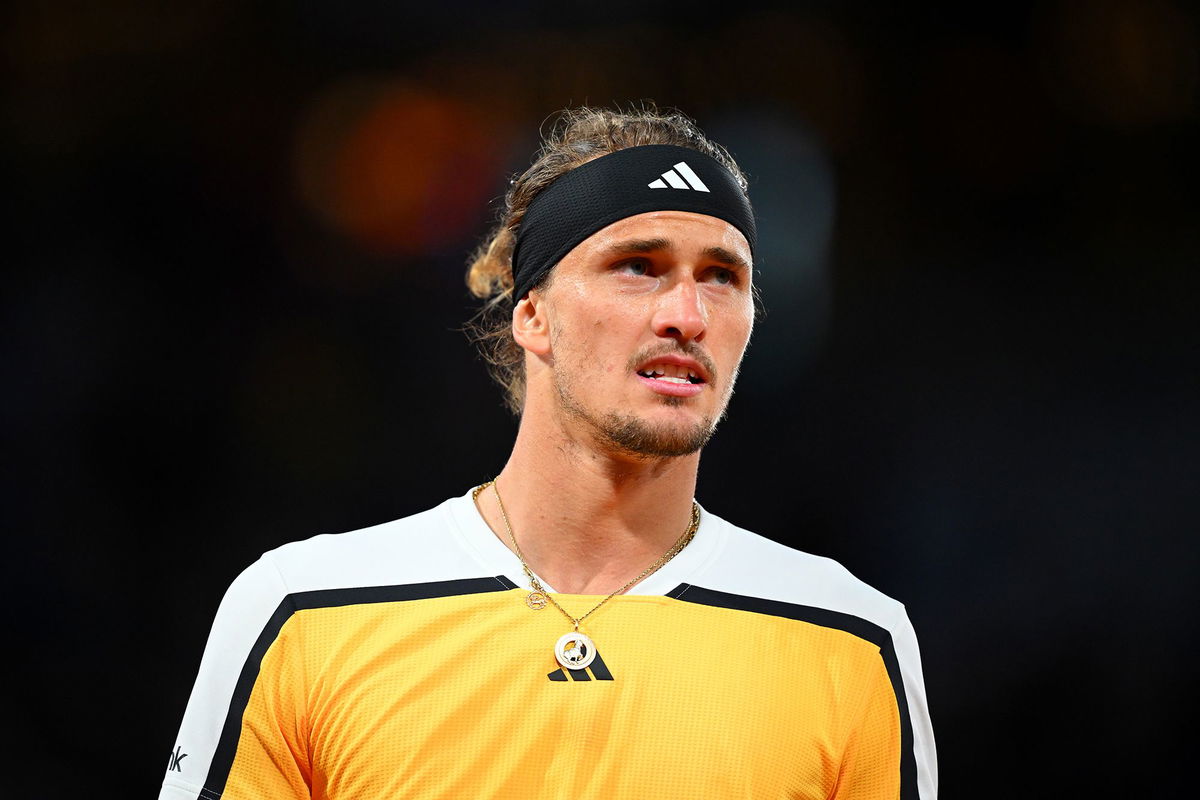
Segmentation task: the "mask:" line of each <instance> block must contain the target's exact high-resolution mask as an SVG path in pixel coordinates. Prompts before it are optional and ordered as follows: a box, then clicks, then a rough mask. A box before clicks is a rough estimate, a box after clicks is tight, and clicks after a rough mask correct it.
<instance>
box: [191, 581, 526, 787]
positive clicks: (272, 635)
mask: <svg viewBox="0 0 1200 800" xmlns="http://www.w3.org/2000/svg"><path fill="white" fill-rule="evenodd" d="M515 588H517V585H516V584H515V583H513V582H512V581H510V580H509V579H508V578H506V577H504V576H503V575H497V576H495V577H494V578H463V579H460V580H453V581H432V582H429V583H408V584H401V585H399V586H362V587H355V588H350V589H318V590H316V591H312V592H296V593H295V594H289V595H287V596H286V597H284V598H283V600H282V601H280V603H279V606H278V607H277V608H276V609H275V613H274V614H272V615H271V618H270V619H269V620H267V624H266V625H265V626H264V627H263V630H262V633H260V634H259V636H258V639H257V640H255V642H254V647H252V648H251V649H250V654H249V655H248V656H246V663H245V664H243V665H242V671H241V673H240V674H239V675H238V680H237V684H236V685H235V686H234V689H233V698H232V699H231V700H230V701H229V711H228V713H227V714H226V715H225V724H224V725H223V726H222V727H221V737H220V738H219V739H218V740H217V748H216V750H215V751H214V752H213V758H212V763H211V764H209V767H208V776H207V777H206V778H205V779H204V792H203V794H204V795H205V796H206V797H210V796H211V797H220V796H221V794H222V793H224V791H225V783H226V781H228V780H229V772H230V770H232V769H233V759H234V757H235V756H236V755H237V746H238V739H240V738H241V735H242V716H243V714H245V712H246V705H247V704H248V703H249V702H250V693H251V692H253V691H254V684H255V682H256V681H257V680H258V671H259V667H260V665H261V664H262V660H263V656H265V655H266V654H267V650H268V649H270V647H271V645H272V644H273V643H274V642H275V639H276V638H277V637H278V636H279V632H280V631H281V630H282V629H283V626H284V623H286V622H287V621H288V619H290V618H291V616H292V614H295V613H296V612H297V611H305V610H307V609H312V608H337V607H339V606H353V605H368V604H371V603H394V602H398V601H401V600H431V599H433V598H435V597H454V596H457V595H467V594H482V593H484V592H497V591H508V590H510V589H515Z"/></svg>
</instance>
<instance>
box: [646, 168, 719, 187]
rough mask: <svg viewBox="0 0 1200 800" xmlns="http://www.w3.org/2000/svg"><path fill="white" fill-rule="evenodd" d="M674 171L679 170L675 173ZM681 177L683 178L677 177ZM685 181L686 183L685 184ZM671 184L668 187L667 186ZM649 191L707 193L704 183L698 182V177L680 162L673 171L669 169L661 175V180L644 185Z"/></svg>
mask: <svg viewBox="0 0 1200 800" xmlns="http://www.w3.org/2000/svg"><path fill="white" fill-rule="evenodd" d="M675 170H679V171H678V172H676V171H675ZM680 175H682V176H683V177H682V178H681V177H679V176H680ZM685 181H686V183H685ZM668 183H669V184H671V185H670V187H668V186H667V184H668ZM646 185H647V186H649V187H650V188H651V189H667V188H671V189H687V188H689V187H690V188H692V189H695V190H696V191H697V192H707V191H708V187H707V186H705V185H704V181H702V180H700V176H699V175H697V174H696V173H695V172H693V171H692V168H691V167H689V166H688V165H687V164H686V163H684V162H682V161H680V162H679V163H678V164H676V165H675V169H669V170H667V171H666V172H664V173H663V174H662V177H661V178H658V179H656V180H653V181H650V183H648V184H646Z"/></svg>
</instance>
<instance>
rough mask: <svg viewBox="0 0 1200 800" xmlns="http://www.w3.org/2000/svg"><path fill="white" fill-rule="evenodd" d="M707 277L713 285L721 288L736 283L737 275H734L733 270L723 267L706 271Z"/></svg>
mask: <svg viewBox="0 0 1200 800" xmlns="http://www.w3.org/2000/svg"><path fill="white" fill-rule="evenodd" d="M708 275H709V278H711V279H712V282H713V283H717V284H720V285H721V286H728V285H730V284H733V283H737V275H736V274H734V271H733V270H731V269H726V268H725V267H714V268H713V269H711V270H709V271H708Z"/></svg>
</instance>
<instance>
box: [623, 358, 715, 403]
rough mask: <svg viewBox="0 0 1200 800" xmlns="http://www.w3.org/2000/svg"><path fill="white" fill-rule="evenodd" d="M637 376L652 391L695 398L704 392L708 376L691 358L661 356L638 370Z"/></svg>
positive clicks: (671, 395)
mask: <svg viewBox="0 0 1200 800" xmlns="http://www.w3.org/2000/svg"><path fill="white" fill-rule="evenodd" d="M636 374H637V377H638V380H640V381H641V382H642V383H643V384H644V385H645V386H646V387H647V388H649V389H650V390H651V391H653V392H655V393H657V394H661V395H667V396H670V397H695V396H696V395H698V394H700V392H702V391H704V386H705V384H707V383H708V374H707V373H706V372H705V371H704V368H703V367H701V366H700V364H698V363H697V362H695V361H693V360H692V359H690V358H684V357H682V356H678V355H667V356H659V357H657V358H654V359H652V360H650V361H647V362H646V363H644V364H642V365H641V366H640V367H638V368H637V370H636Z"/></svg>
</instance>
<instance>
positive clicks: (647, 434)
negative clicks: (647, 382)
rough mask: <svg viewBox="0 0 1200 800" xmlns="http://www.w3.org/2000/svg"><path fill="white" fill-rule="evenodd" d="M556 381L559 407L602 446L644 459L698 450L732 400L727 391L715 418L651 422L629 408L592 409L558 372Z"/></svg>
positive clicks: (665, 400) (675, 401) (671, 402)
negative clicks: (691, 422)
mask: <svg viewBox="0 0 1200 800" xmlns="http://www.w3.org/2000/svg"><path fill="white" fill-rule="evenodd" d="M735 374H736V370H735ZM554 384H555V388H556V389H557V392H558V398H559V404H560V407H561V408H562V409H563V411H565V412H566V413H567V414H568V415H569V416H571V417H574V418H575V419H578V420H580V421H582V422H584V423H586V424H587V425H588V427H590V428H591V430H592V433H593V436H594V438H595V441H596V443H597V444H598V445H600V447H601V448H602V449H607V450H609V451H610V452H614V453H620V454H623V455H630V456H634V457H636V458H643V459H660V458H678V457H680V456H688V455H691V454H692V453H696V452H699V451H700V450H701V449H702V448H703V447H704V445H706V444H708V442H709V440H710V439H712V437H713V434H714V433H716V431H717V423H718V422H719V421H720V420H721V419H724V417H725V409H726V408H727V406H728V402H729V397H728V395H727V396H726V397H725V398H724V402H723V403H722V404H721V413H720V416H718V417H717V418H715V419H714V418H713V417H711V416H705V417H703V418H701V420H700V421H699V422H697V423H696V424H694V425H685V424H681V423H680V424H672V423H669V422H659V423H650V422H647V421H646V420H644V419H641V418H639V417H637V416H635V415H633V414H630V413H627V412H616V411H609V412H608V413H606V414H602V415H597V414H595V413H593V412H592V411H590V410H589V409H587V408H586V407H584V405H583V404H582V403H580V402H579V400H578V399H577V398H576V396H575V394H574V393H573V392H572V391H571V387H570V383H569V381H567V380H565V379H564V376H563V375H562V374H561V373H556V374H555V378H554ZM688 399H689V398H683V397H667V396H663V397H660V398H659V402H661V403H662V405H664V406H670V407H678V406H682V405H683V404H684V403H686V402H687V400H688Z"/></svg>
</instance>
